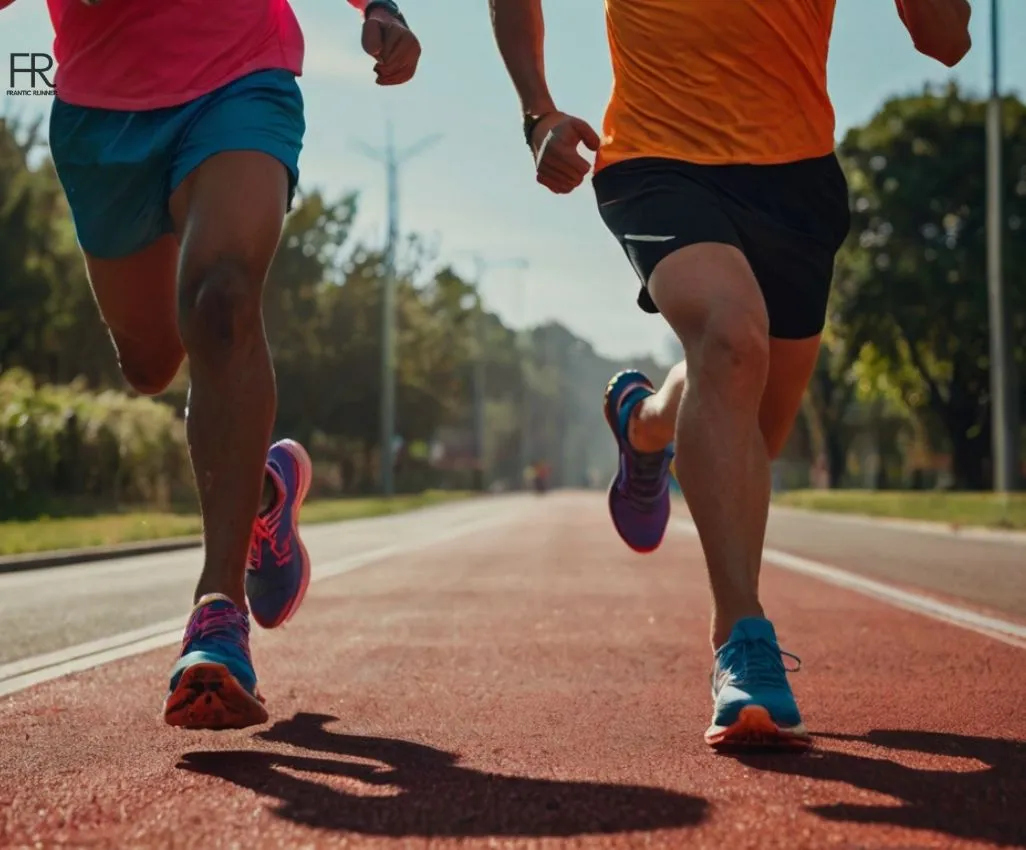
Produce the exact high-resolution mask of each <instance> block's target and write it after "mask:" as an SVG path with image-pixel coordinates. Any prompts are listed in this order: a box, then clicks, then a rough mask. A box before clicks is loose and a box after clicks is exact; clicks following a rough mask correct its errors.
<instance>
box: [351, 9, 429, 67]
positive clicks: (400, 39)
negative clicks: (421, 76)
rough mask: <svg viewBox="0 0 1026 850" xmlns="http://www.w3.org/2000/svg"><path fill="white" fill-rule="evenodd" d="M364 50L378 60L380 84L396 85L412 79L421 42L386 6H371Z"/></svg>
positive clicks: (365, 29) (364, 30) (418, 59)
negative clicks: (372, 7)
mask: <svg viewBox="0 0 1026 850" xmlns="http://www.w3.org/2000/svg"><path fill="white" fill-rule="evenodd" d="M362 42H363V49H364V51H365V52H366V53H367V54H368V55H370V56H373V57H374V58H375V59H377V60H378V61H377V64H375V65H374V73H375V74H377V76H378V80H377V82H378V85H379V86H397V85H400V84H402V83H405V82H408V81H409V80H411V79H412V78H413V74H414V73H415V72H416V70H417V63H418V62H419V61H420V42H419V41H418V40H417V36H415V35H414V34H413V33H412V32H411V31H410V30H409V29H408V28H407V27H405V26H403V24H402V23H401V22H400V21H397V20H396V19H395V18H393V17H392V16H391V15H390V14H388V12H387V11H386V10H385V9H382V8H381V7H377V8H374V9H371V13H370V15H368V17H367V20H365V21H364V22H363V37H362Z"/></svg>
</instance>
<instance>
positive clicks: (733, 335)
mask: <svg viewBox="0 0 1026 850" xmlns="http://www.w3.org/2000/svg"><path fill="white" fill-rule="evenodd" d="M696 354H697V355H698V356H697V358H696V359H697V361H698V362H697V363H696V364H695V366H696V367H697V368H696V369H695V370H694V371H689V375H692V374H693V375H694V376H695V379H697V381H698V382H699V384H704V385H705V386H706V387H707V388H708V389H711V390H714V391H716V392H717V393H718V394H721V395H726V396H729V397H730V398H731V399H732V400H733V401H737V402H744V401H748V402H750V403H751V406H753V407H756V408H757V407H758V406H759V401H760V398H761V396H762V391H763V388H764V387H765V384H766V375H767V372H768V371H769V328H768V323H767V321H766V319H765V317H764V316H761V315H759V314H757V313H754V312H753V313H750V314H747V313H742V314H738V313H733V314H725V315H723V316H717V317H715V318H712V319H711V320H710V321H709V322H708V323H707V324H706V327H705V329H704V332H703V333H702V336H701V341H700V344H699V345H698V346H697V351H696Z"/></svg>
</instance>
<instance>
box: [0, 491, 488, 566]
mask: <svg viewBox="0 0 1026 850" xmlns="http://www.w3.org/2000/svg"><path fill="white" fill-rule="evenodd" d="M471 495H472V494H470V493H464V492H451V491H441V490H429V491H427V492H425V493H419V494H417V495H412V496H396V497H394V498H392V499H383V498H369V499H320V500H316V501H311V502H308V503H307V504H306V505H304V506H303V516H302V521H303V523H304V524H307V523H322V522H339V521H341V520H348V519H363V518H365V517H374V516H382V515H385V514H397V513H403V512H405V511H412V510H416V509H417V508H424V507H428V506H430V505H438V504H442V503H444V502H451V501H456V500H459V499H465V498H468V497H469V496H471ZM200 531H201V526H200V519H199V517H198V516H196V515H194V514H180V513H170V512H169V513H157V512H138V513H114V514H100V515H98V516H88V517H60V518H49V517H43V518H40V519H33V520H24V521H22V520H12V521H8V522H0V555H22V554H27V553H31V552H52V551H54V550H56V549H80V548H84V547H88V546H113V545H116V544H118V543H134V542H139V541H142V540H164V539H169V538H173V537H191V536H193V535H196V534H199V533H200Z"/></svg>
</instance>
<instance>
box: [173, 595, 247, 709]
mask: <svg viewBox="0 0 1026 850" xmlns="http://www.w3.org/2000/svg"><path fill="white" fill-rule="evenodd" d="M164 722H165V723H167V724H168V725H169V726H179V727H182V728H184V729H244V728H245V727H247V726H256V725H258V724H260V723H266V722H267V709H266V708H264V701H263V698H262V697H261V696H260V693H259V692H258V691H257V683H256V673H254V672H253V661H252V659H251V658H250V655H249V618H248V617H247V616H246V612H245V611H242V610H240V609H239V607H238V606H237V605H236V604H235V603H234V602H232V601H231V600H230V599H229V598H228V597H227V596H222V595H221V594H219V593H212V594H209V595H207V596H204V597H203V598H202V599H200V601H199V602H197V603H196V607H195V608H193V610H192V614H191V616H190V617H189V622H188V624H187V625H186V627H185V637H184V638H183V639H182V654H181V656H180V657H179V659H178V663H177V664H175V666H174V669H173V670H172V671H171V683H170V685H169V686H168V694H167V698H166V699H165V700H164Z"/></svg>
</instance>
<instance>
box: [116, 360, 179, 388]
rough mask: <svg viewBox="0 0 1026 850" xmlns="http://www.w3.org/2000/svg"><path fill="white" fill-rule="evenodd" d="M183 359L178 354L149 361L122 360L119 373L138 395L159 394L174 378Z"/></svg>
mask: <svg viewBox="0 0 1026 850" xmlns="http://www.w3.org/2000/svg"><path fill="white" fill-rule="evenodd" d="M183 359H184V358H183V356H182V355H181V354H179V355H177V356H176V357H174V358H171V357H165V358H162V359H153V360H151V361H149V362H132V361H129V360H122V361H121V363H120V366H121V374H122V375H123V376H124V378H125V380H126V381H127V382H128V385H129V386H130V387H131V388H132V389H133V390H135V391H136V392H137V393H139V394H140V395H160V394H161V393H162V392H164V390H166V389H167V388H168V387H169V386H170V384H171V382H172V381H173V380H174V379H175V376H176V375H177V374H178V370H179V368H181V365H182V360H183Z"/></svg>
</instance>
